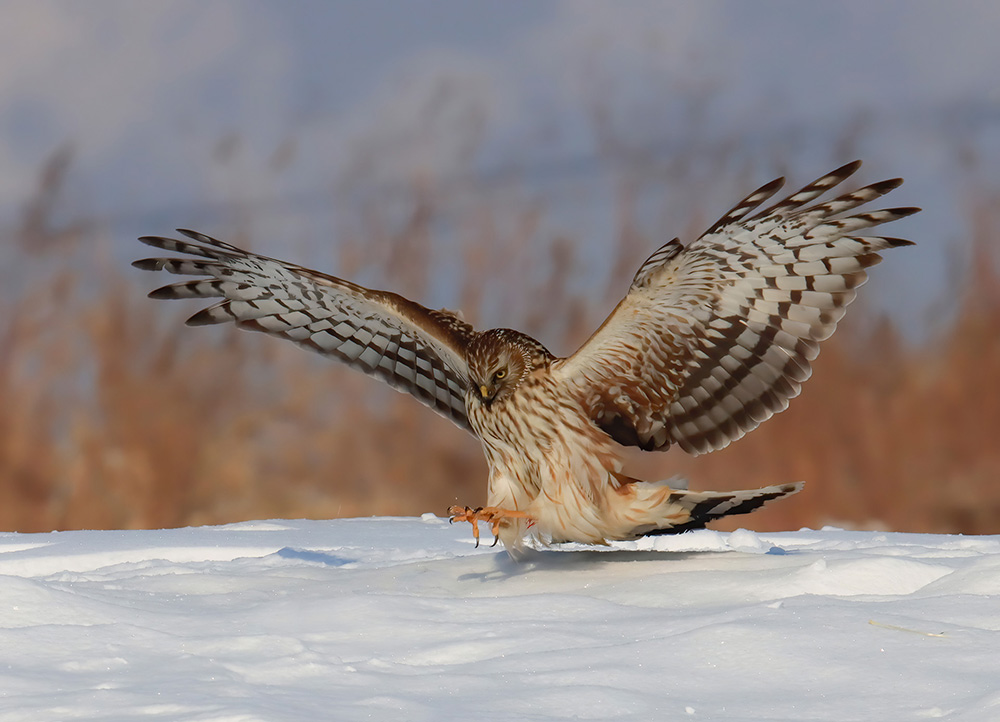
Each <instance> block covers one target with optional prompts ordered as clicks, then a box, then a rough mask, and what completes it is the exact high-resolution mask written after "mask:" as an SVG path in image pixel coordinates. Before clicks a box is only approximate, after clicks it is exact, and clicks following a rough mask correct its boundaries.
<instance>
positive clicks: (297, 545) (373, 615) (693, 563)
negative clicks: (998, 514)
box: [0, 515, 1000, 722]
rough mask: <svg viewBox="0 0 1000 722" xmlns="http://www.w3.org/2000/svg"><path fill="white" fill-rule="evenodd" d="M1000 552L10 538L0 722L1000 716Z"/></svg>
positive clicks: (864, 544)
mask: <svg viewBox="0 0 1000 722" xmlns="http://www.w3.org/2000/svg"><path fill="white" fill-rule="evenodd" d="M998 630H1000V537H963V536H937V535H919V534H896V533H891V534H890V533H875V532H847V531H842V530H837V529H823V530H819V531H810V530H801V531H797V532H784V533H775V534H764V533H755V532H750V531H746V530H740V531H736V532H733V533H731V534H724V533H718V532H713V531H698V532H689V533H687V534H683V535H680V536H675V537H659V538H651V539H641V540H639V541H636V542H628V543H618V544H615V545H613V546H611V547H608V548H590V547H584V546H578V545H565V546H560V547H558V548H552V549H546V550H539V551H534V552H531V553H529V555H528V557H527V558H526V559H525V560H523V561H521V562H514V561H512V560H511V559H510V558H509V557H508V556H507V554H506V553H505V552H502V551H500V550H499V549H490V548H486V547H480V548H479V549H475V548H474V547H473V545H472V538H471V535H470V529H469V526H468V525H467V524H464V525H455V526H449V525H448V524H447V522H446V521H445V520H442V519H439V518H436V517H434V516H432V515H425V516H424V517H421V518H419V519H415V518H372V519H347V520H335V521H268V522H252V523H242V524H231V525H227V526H221V527H205V528H191V529H173V530H162V531H89V532H61V533H51V534H0V720H2V721H3V722H7V721H13V720H24V721H30V722H44V721H46V720H60V721H62V720H98V719H99V720H110V721H114V720H122V721H124V720H136V719H159V720H212V721H216V722H222V721H226V722H236V721H241V722H247V721H250V720H269V721H271V720H296V721H298V720H366V719H374V720H382V719H384V720H394V721H403V720H406V721H410V720H435V721H438V720H463V722H468V721H469V720H472V719H510V720H555V719H584V720H619V719H627V720H649V719H664V720H692V721H696V720H804V719H808V720H837V722H845V721H847V720H925V719H934V718H945V719H948V720H1000V632H998Z"/></svg>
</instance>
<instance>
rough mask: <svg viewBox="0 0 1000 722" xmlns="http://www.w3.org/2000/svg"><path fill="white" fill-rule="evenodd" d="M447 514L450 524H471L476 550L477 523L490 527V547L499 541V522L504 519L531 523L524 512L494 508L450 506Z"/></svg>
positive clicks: (477, 544)
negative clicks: (461, 522) (526, 520)
mask: <svg viewBox="0 0 1000 722" xmlns="http://www.w3.org/2000/svg"><path fill="white" fill-rule="evenodd" d="M448 514H449V515H450V516H451V519H449V521H450V522H451V523H452V524H454V523H455V522H456V521H467V522H470V523H471V524H472V536H474V537H475V538H476V547H477V548H478V547H479V522H485V523H487V524H489V525H490V531H492V532H493V545H492V546H496V545H497V542H498V541H500V522H502V521H503V520H504V519H528V520H529V521H531V517H530V516H528V514H527V513H526V512H523V511H517V510H514V509H501V508H500V507H496V506H486V507H483V506H479V507H476V508H475V509H473V508H472V507H469V506H452V507H449V508H448Z"/></svg>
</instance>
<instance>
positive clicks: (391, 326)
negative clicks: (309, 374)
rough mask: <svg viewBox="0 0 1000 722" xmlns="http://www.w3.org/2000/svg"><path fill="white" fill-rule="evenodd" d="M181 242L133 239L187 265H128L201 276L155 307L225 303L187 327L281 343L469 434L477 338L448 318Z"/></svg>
mask: <svg viewBox="0 0 1000 722" xmlns="http://www.w3.org/2000/svg"><path fill="white" fill-rule="evenodd" d="M178 233H181V234H183V235H185V236H187V237H188V238H190V239H191V241H186V240H177V239H172V238H163V237H159V236H146V237H143V238H141V239H140V240H141V241H142V242H143V243H145V244H147V245H150V246H153V247H155V248H160V249H162V250H165V251H168V252H171V253H180V254H186V255H187V256H188V257H184V258H147V259H144V260H140V261H136V262H135V263H133V264H132V265H133V266H135V267H137V268H141V269H143V270H148V271H159V270H165V271H168V272H170V273H175V274H181V275H192V276H200V277H201V278H198V279H197V280H188V281H184V282H181V283H175V284H172V285H169V286H164V287H162V288H158V289H157V290H155V291H153V292H152V293H150V294H149V295H150V296H151V297H152V298H167V299H173V298H221V299H222V300H221V301H219V302H217V303H215V304H214V305H212V306H209V307H207V308H204V309H202V310H201V311H199V312H198V313H196V314H194V315H193V316H192V317H191V318H189V319H188V321H187V323H188V324H189V325H192V326H198V325H206V324H215V323H225V322H233V323H235V324H236V325H237V326H239V327H241V328H246V329H251V330H255V331H262V332H264V333H268V334H271V335H272V336H279V337H281V338H287V339H289V340H291V341H294V342H295V343H297V344H299V345H300V346H303V347H306V348H309V349H312V350H314V351H318V352H319V353H322V354H326V355H328V356H332V357H334V358H336V359H338V360H340V361H343V362H344V363H346V364H348V365H349V366H351V367H353V368H355V369H358V370H360V371H363V372H364V373H366V374H368V375H370V376H376V377H378V378H381V379H383V380H384V381H386V382H387V383H389V384H390V385H391V386H393V387H395V388H396V389H399V390H400V391H404V392H407V393H410V394H412V395H413V396H415V397H416V398H417V399H418V400H420V401H421V402H422V403H424V404H425V405H427V406H429V407H431V408H433V409H434V410H435V411H437V412H438V413H440V414H442V415H443V416H445V417H447V418H449V419H451V420H452V421H454V422H455V423H456V424H458V425H459V426H461V427H462V428H465V429H467V430H471V429H470V426H469V421H468V418H467V417H466V411H465V389H466V387H467V385H468V368H467V366H466V361H465V347H466V345H467V343H468V342H469V341H470V340H471V339H472V338H473V337H474V336H475V334H476V332H475V331H474V330H473V328H472V326H470V325H469V324H467V323H465V322H464V321H462V320H461V319H460V318H458V317H457V316H456V315H455V314H453V313H450V312H448V311H433V310H430V309H428V308H424V307H423V306H421V305H419V304H417V303H414V302H412V301H409V300H407V299H405V298H403V297H402V296H399V295H397V294H394V293H389V292H386V291H375V290H371V289H368V288H364V287H363V286H359V285H357V284H354V283H351V282H349V281H345V280H343V279H340V278H336V277H335V276H329V275H326V274H324V273H320V272H318V271H313V270H311V269H308V268H304V267H302V266H296V265H294V264H291V263H285V262H284V261H278V260H275V259H273V258H268V257H266V256H261V255H257V254H255V253H251V252H249V251H244V250H243V249H240V248H237V247H236V246H231V245H229V244H227V243H223V242H222V241H218V240H216V239H214V238H210V237H209V236H205V235H203V234H200V233H196V232H193V231H185V230H179V231H178ZM192 241H193V242H192Z"/></svg>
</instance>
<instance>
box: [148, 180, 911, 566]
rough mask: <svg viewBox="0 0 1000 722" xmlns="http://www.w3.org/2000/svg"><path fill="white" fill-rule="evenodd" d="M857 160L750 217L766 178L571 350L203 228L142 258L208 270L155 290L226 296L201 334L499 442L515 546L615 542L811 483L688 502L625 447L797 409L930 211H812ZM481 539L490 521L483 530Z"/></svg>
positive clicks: (481, 517) (508, 540) (492, 451)
mask: <svg viewBox="0 0 1000 722" xmlns="http://www.w3.org/2000/svg"><path fill="white" fill-rule="evenodd" d="M859 166H860V162H854V163H850V164H848V165H845V166H843V167H841V168H838V169H837V170H835V171H833V172H832V173H830V174H828V175H826V176H823V177H822V178H820V179H819V180H817V181H815V182H814V183H812V184H810V185H808V186H806V187H805V188H803V189H802V190H800V191H798V192H796V193H793V194H792V195H790V196H788V197H787V198H785V199H784V200H781V201H779V202H777V203H775V204H774V205H772V206H770V207H768V208H767V209H766V210H763V211H759V212H757V213H756V214H755V215H751V214H752V213H754V211H755V210H756V209H757V208H758V206H760V205H761V204H762V203H764V202H765V201H767V200H768V199H769V198H771V197H772V196H773V195H774V194H775V193H776V192H777V191H778V189H779V188H780V187H781V185H782V182H783V181H782V180H781V179H779V180H776V181H773V182H771V183H768V184H767V185H765V186H763V187H762V188H760V189H759V190H757V191H755V192H754V193H752V194H750V195H749V196H747V198H745V199H744V200H743V201H741V202H740V203H739V204H737V206H736V207H735V208H733V209H732V210H731V211H730V212H729V213H727V214H726V215H725V216H723V217H722V218H721V219H720V220H719V221H718V222H717V223H715V224H714V225H713V226H712V227H711V228H710V229H709V230H708V231H707V232H706V233H705V234H703V235H702V236H701V237H700V238H698V239H697V240H696V241H694V242H693V243H691V244H690V245H688V246H687V247H684V246H682V245H681V244H680V242H679V241H678V240H677V239H674V240H672V241H670V242H669V243H667V244H665V245H664V246H662V247H661V248H660V249H658V250H657V251H656V252H654V253H653V254H652V255H651V256H650V257H649V259H648V260H647V261H646V262H645V263H644V264H643V265H642V266H641V267H640V268H639V270H638V271H637V272H636V274H635V277H634V279H633V281H632V285H631V287H630V288H629V291H628V293H627V294H626V296H625V298H624V299H623V300H622V301H621V302H620V303H619V304H618V306H617V307H616V308H615V310H614V311H613V312H612V313H611V315H610V316H609V317H608V319H607V320H606V321H605V322H604V324H603V325H602V326H601V327H600V328H599V329H598V330H597V331H596V332H595V333H594V334H593V335H592V336H591V337H590V338H589V339H588V340H587V341H586V342H585V343H584V344H583V346H581V347H580V349H579V350H577V352H576V353H574V354H573V355H571V356H569V357H567V358H557V357H556V356H554V355H553V354H551V353H550V352H549V351H548V350H547V349H546V348H545V347H544V346H543V345H542V344H541V343H539V342H538V341H536V340H534V339H532V338H530V337H529V336H526V335H525V334H522V333H520V332H517V331H513V330H510V329H492V330H489V331H484V332H477V331H475V330H474V329H473V328H472V326H470V325H469V324H468V323H465V322H464V321H463V320H461V319H460V318H459V317H458V316H457V315H456V314H454V313H451V312H448V311H432V310H430V309H427V308H424V307H423V306H421V305H419V304H417V303H414V302H412V301H409V300H407V299H405V298H403V297H401V296H399V295H396V294H394V293H389V292H385V291H375V290H371V289H367V288H364V287H362V286H359V285H357V284H354V283H351V282H349V281H345V280H343V279H340V278H336V277H334V276H329V275H326V274H323V273H319V272H317V271H313V270H310V269H308V268H303V267H301V266H296V265H294V264H290V263H285V262H283V261H278V260H275V259H271V258H267V257H264V256H260V255H257V254H254V253H250V252H248V251H244V250H242V249H239V248H236V247H235V246H231V245H228V244H225V243H222V242H220V241H217V240H214V239H212V238H209V237H207V236H204V235H201V234H199V233H194V232H192V231H180V233H182V234H184V235H185V236H187V237H188V238H189V239H191V241H182V240H174V239H169V238H161V237H145V238H142V239H141V240H142V241H143V242H144V243H147V244H148V245H151V246H155V247H157V248H161V249H163V250H166V251H170V252H173V253H180V254H186V256H187V257H185V258H151V259H145V260H141V261H136V262H135V264H133V265H135V266H137V267H139V268H142V269H145V270H166V271H169V272H171V273H176V274H182V275H194V276H199V277H201V278H199V279H198V280H191V281H185V282H181V283H177V284H173V285H170V286H165V287H163V288H160V289H158V290H156V291H154V292H153V293H151V294H150V295H151V296H152V297H154V298H213V297H217V298H221V299H222V300H220V301H219V302H217V303H216V304H215V305H213V306H210V307H208V308H206V309H203V310H202V311H199V312H198V313H196V314H195V315H194V316H192V317H191V318H190V319H188V323H189V324H191V325H202V324H212V323H223V322H228V321H232V322H234V323H236V324H237V325H238V326H240V327H242V328H248V329H252V330H257V331H263V332H265V333H269V334H272V335H275V336H281V337H284V338H288V339H290V340H292V341H294V342H296V343H298V344H299V345H301V346H305V347H307V348H311V349H313V350H316V351H319V352H320V353H324V354H327V355H330V356H333V357H334V358H337V359H339V360H341V361H343V362H345V363H347V364H349V365H351V366H353V367H354V368H357V369H359V370H361V371H363V372H365V373H367V374H369V375H373V376H377V377H379V378H382V379H383V380H385V381H387V382H388V383H389V384H391V385H392V386H394V387H395V388H397V389H399V390H401V391H405V392H407V393H410V394H411V395H413V396H414V397H416V398H417V399H418V400H420V401H421V402H422V403H424V404H426V405H427V406H429V407H431V408H433V409H435V410H436V411H438V413H441V414H442V415H444V416H447V417H448V418H450V419H452V420H453V421H454V422H455V423H456V424H458V425H459V426H461V427H463V428H465V429H468V430H469V431H471V432H472V433H473V434H475V435H476V436H477V437H479V439H480V440H481V441H482V444H483V450H484V453H485V455H486V457H487V460H488V462H489V465H490V479H489V493H488V504H489V506H488V507H487V508H486V509H485V510H479V509H468V508H466V509H465V510H464V511H463V510H459V509H458V508H457V507H456V508H453V512H454V513H455V515H456V518H458V519H467V520H469V521H473V522H476V521H483V522H486V523H489V524H490V525H491V526H492V528H493V530H494V532H495V533H497V534H498V535H499V538H500V539H501V540H502V541H503V543H504V544H505V545H507V546H508V547H516V546H517V545H518V544H519V543H520V542H521V539H522V538H523V537H524V536H525V534H533V535H535V536H537V537H540V538H543V539H546V540H553V541H581V542H592V543H600V542H604V541H606V540H609V539H627V538H634V537H636V536H641V535H644V534H656V533H672V532H676V531H683V530H685V529H689V528H695V527H699V526H703V525H704V524H705V523H706V522H707V521H709V520H711V519H712V518H717V517H720V516H724V515H728V514H739V513H746V512H748V511H752V510H753V509H756V508H757V507H759V506H760V505H761V504H763V503H765V502H766V501H769V500H771V499H774V498H779V497H781V496H785V495H787V494H791V493H794V492H796V491H798V490H799V488H800V487H801V485H800V484H786V485H783V486H775V487H766V488H764V489H758V490H752V491H737V492H689V491H686V490H684V489H679V488H676V487H672V486H670V485H669V483H664V482H652V483H651V482H644V481H639V480H637V479H632V478H629V477H627V476H625V475H623V474H622V473H621V468H622V464H621V455H622V446H623V445H624V446H628V445H632V446H638V447H640V448H642V449H646V450H665V449H667V448H668V447H670V446H671V445H672V444H677V445H679V446H680V447H681V448H682V449H684V450H685V451H688V452H691V453H703V452H707V451H712V450H714V449H719V448H722V447H724V446H726V445H728V444H729V443H730V442H732V441H734V440H735V439H738V438H740V437H741V436H743V435H744V434H745V433H747V432H748V431H750V430H752V429H753V428H755V427H756V426H757V425H758V424H760V423H761V422H763V421H765V420H766V419H768V418H770V416H772V415H773V414H775V413H777V412H779V411H781V410H783V409H784V408H785V407H786V406H787V405H788V402H789V400H790V399H791V398H793V397H794V396H795V395H797V394H798V392H799V388H800V385H801V384H802V382H803V381H805V380H806V379H807V378H808V377H809V374H810V371H811V369H810V362H811V361H812V360H813V359H815V358H816V355H817V353H818V350H819V342H821V341H823V340H824V339H826V338H827V337H829V336H830V335H831V334H832V333H833V332H834V330H835V329H836V325H837V323H838V322H839V320H840V319H841V317H842V316H843V315H844V311H845V309H846V307H847V305H848V304H849V303H850V302H851V301H852V300H853V299H854V296H855V293H856V289H857V287H858V286H860V285H861V284H862V283H864V282H865V280H866V279H867V275H866V272H865V269H866V268H868V267H870V266H872V265H874V264H876V263H878V262H879V261H880V260H881V257H880V256H879V252H881V251H883V250H885V249H887V248H892V247H895V246H901V245H909V244H910V242H909V241H903V240H899V239H895V238H888V237H882V236H875V235H868V233H867V232H868V229H870V228H873V227H875V226H878V225H880V224H883V223H886V222H889V221H893V220H896V219H898V218H902V217H904V216H907V215H910V214H911V213H914V212H916V211H917V210H918V209H915V208H893V209H888V210H880V211H868V212H859V213H854V214H853V215H850V214H849V212H850V211H854V210H855V209H856V208H857V207H859V206H861V205H863V204H865V203H868V202H869V201H871V200H874V199H876V198H879V197H880V196H882V195H885V194H886V193H888V192H889V191H891V190H892V189H893V188H896V187H897V186H898V185H899V184H900V183H901V181H900V180H898V179H897V180H888V181H883V182H881V183H875V184H873V185H870V186H866V187H864V188H861V189H859V190H855V191H852V192H849V193H845V194H843V195H841V196H839V197H837V198H835V199H833V200H831V201H827V202H818V203H814V201H816V200H817V199H818V198H819V197H820V196H821V195H823V194H824V193H825V192H826V191H828V190H829V189H831V188H833V187H834V186H837V185H839V184H840V183H841V182H843V181H844V180H845V179H846V178H847V177H849V176H850V175H851V174H853V173H854V172H855V171H856V170H857V169H858V167H859ZM477 534H478V527H477Z"/></svg>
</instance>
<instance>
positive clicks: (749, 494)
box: [643, 481, 804, 536]
mask: <svg viewBox="0 0 1000 722" xmlns="http://www.w3.org/2000/svg"><path fill="white" fill-rule="evenodd" d="M803 485H804V482H801V481H799V482H796V483H794V484H780V485H778V486H765V487H763V488H761V489H750V490H746V491H684V490H681V489H673V490H672V493H671V494H670V499H669V501H670V502H673V503H675V504H678V505H680V506H681V507H683V508H684V509H685V510H686V511H687V512H688V520H687V521H685V522H681V523H678V524H673V525H671V526H669V527H663V528H658V529H652V530H650V531H645V532H643V536H657V535H660V534H679V533H681V532H684V531H688V530H689V529H702V528H704V527H705V525H706V524H707V523H708V522H710V521H714V520H715V519H720V518H722V517H724V516H732V515H734V514H749V513H750V512H752V511H755V510H757V509H759V508H760V507H762V506H763V505H764V504H766V503H767V502H769V501H772V500H774V499H781V498H782V497H785V496H791V495H792V494H797V493H798V492H799V491H801V490H802V487H803Z"/></svg>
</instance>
